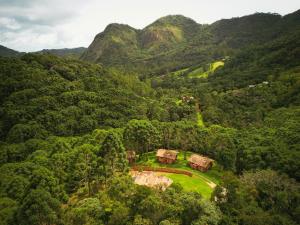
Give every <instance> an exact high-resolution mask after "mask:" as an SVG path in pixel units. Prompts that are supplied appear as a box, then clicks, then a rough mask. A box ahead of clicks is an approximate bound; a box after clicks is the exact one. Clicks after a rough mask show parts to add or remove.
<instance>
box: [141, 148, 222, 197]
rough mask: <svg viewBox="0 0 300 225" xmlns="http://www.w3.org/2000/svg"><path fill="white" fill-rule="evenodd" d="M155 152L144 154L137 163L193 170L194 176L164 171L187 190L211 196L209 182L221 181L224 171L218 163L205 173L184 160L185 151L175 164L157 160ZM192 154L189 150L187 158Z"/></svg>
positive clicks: (216, 182) (211, 189) (180, 154)
mask: <svg viewBox="0 0 300 225" xmlns="http://www.w3.org/2000/svg"><path fill="white" fill-rule="evenodd" d="M155 153H156V152H150V153H148V154H146V155H144V156H143V159H141V160H139V161H138V162H137V163H136V164H137V165H141V166H142V165H144V166H151V167H167V168H176V169H180V170H185V171H189V172H192V174H193V176H192V177H189V176H186V175H183V174H170V173H163V174H165V175H166V176H167V177H169V178H171V179H172V180H173V181H174V182H175V183H179V184H181V186H182V187H183V189H184V190H186V191H196V192H199V193H201V194H202V195H203V196H204V197H206V198H210V195H211V193H212V191H213V188H212V187H211V186H210V185H209V184H212V183H214V184H219V182H220V178H221V176H222V172H221V170H220V168H219V167H218V165H216V164H215V165H214V166H213V167H212V168H211V169H210V170H209V171H207V172H205V173H204V172H200V171H197V170H194V169H192V168H190V167H189V166H188V163H187V160H184V153H183V151H180V152H179V154H178V157H177V161H176V163H174V164H161V163H159V162H157V161H156V157H155ZM191 154H192V153H191V152H187V158H188V157H189V156H190V155H191Z"/></svg>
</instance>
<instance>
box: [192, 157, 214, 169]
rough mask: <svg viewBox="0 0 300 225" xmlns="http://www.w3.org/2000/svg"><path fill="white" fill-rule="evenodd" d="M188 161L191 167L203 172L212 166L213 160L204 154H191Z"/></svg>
mask: <svg viewBox="0 0 300 225" xmlns="http://www.w3.org/2000/svg"><path fill="white" fill-rule="evenodd" d="M188 162H189V165H190V167H192V168H193V169H196V170H200V171H202V172H205V171H207V170H209V169H210V168H211V167H212V165H213V162H214V160H212V159H210V158H208V157H205V156H201V155H197V154H192V155H191V157H190V158H189V159H188Z"/></svg>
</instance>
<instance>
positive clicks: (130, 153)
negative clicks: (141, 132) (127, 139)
mask: <svg viewBox="0 0 300 225" xmlns="http://www.w3.org/2000/svg"><path fill="white" fill-rule="evenodd" d="M126 157H127V160H128V162H129V164H132V163H134V162H135V157H136V154H135V151H132V150H128V151H126Z"/></svg>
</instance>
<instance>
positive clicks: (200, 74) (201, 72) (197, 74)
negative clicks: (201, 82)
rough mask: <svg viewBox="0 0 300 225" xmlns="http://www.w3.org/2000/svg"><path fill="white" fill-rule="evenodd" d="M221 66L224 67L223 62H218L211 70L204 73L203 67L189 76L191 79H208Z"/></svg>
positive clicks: (214, 63)
mask: <svg viewBox="0 0 300 225" xmlns="http://www.w3.org/2000/svg"><path fill="white" fill-rule="evenodd" d="M221 66H224V62H223V61H216V62H213V63H211V64H210V65H209V70H207V71H204V70H203V68H202V67H199V68H197V69H195V70H193V71H192V72H190V73H189V74H188V77H189V78H207V77H208V75H209V74H211V73H213V72H215V70H216V69H217V68H219V67H221Z"/></svg>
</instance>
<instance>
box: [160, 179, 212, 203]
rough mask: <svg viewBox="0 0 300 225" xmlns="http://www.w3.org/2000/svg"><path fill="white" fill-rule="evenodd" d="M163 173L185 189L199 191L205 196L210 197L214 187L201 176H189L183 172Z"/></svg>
mask: <svg viewBox="0 0 300 225" xmlns="http://www.w3.org/2000/svg"><path fill="white" fill-rule="evenodd" d="M161 174H162V175H164V176H166V177H169V178H171V179H172V180H173V182H174V183H175V184H176V183H177V184H180V185H181V186H182V188H183V190H184V191H189V192H198V193H200V194H201V195H202V196H203V197H205V198H207V199H210V198H211V194H212V192H213V189H212V188H211V187H210V186H209V185H208V184H207V183H206V182H205V181H204V180H203V179H201V178H200V177H197V176H193V177H189V176H186V175H183V174H171V173H161Z"/></svg>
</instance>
